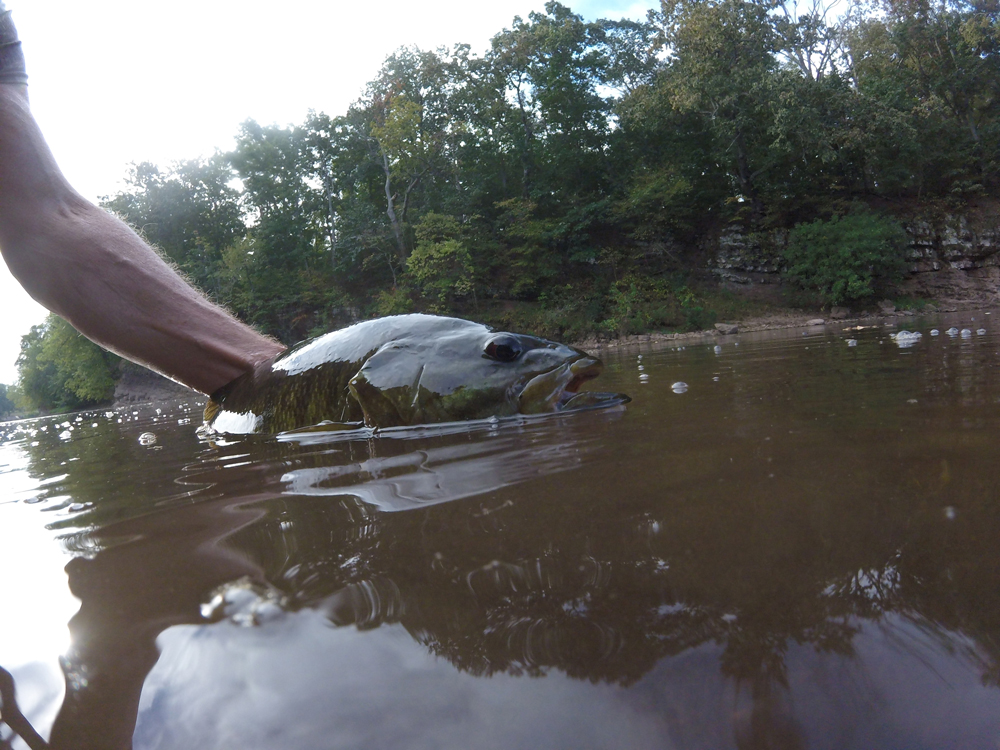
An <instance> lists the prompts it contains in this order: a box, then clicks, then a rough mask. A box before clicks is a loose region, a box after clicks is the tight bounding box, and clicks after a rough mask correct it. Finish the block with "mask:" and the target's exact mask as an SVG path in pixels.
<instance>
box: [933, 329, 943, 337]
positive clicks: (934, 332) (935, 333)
mask: <svg viewBox="0 0 1000 750" xmlns="http://www.w3.org/2000/svg"><path fill="white" fill-rule="evenodd" d="M939 333H941V331H939V330H938V329H937V328H932V329H931V336H937V335H938V334H939Z"/></svg>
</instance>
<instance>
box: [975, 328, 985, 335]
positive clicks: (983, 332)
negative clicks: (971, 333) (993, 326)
mask: <svg viewBox="0 0 1000 750" xmlns="http://www.w3.org/2000/svg"><path fill="white" fill-rule="evenodd" d="M976 335H977V336H985V335H986V329H985V328H977V329H976Z"/></svg>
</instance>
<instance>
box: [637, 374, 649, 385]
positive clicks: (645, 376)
mask: <svg viewBox="0 0 1000 750" xmlns="http://www.w3.org/2000/svg"><path fill="white" fill-rule="evenodd" d="M647 380H649V375H647V374H646V373H643V374H642V375H640V376H639V382H640V383H645V382H646V381H647Z"/></svg>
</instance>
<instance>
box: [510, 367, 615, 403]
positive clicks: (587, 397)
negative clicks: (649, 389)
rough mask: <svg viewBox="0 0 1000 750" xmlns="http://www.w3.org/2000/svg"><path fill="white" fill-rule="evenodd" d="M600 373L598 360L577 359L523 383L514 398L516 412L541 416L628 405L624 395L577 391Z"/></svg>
mask: <svg viewBox="0 0 1000 750" xmlns="http://www.w3.org/2000/svg"><path fill="white" fill-rule="evenodd" d="M603 369H604V365H602V364H601V361H600V360H598V359H594V358H593V357H581V358H580V359H577V360H574V361H572V362H567V363H565V364H562V365H559V366H558V367H556V368H554V369H552V370H549V371H548V372H543V373H542V374H541V375H536V376H535V377H533V378H532V379H531V380H529V381H528V382H527V384H526V385H525V386H524V388H523V389H522V390H521V393H520V394H519V395H518V397H517V405H518V411H519V412H521V413H522V414H541V413H544V412H551V411H564V410H568V409H586V408H597V407H602V406H614V405H616V404H625V403H628V402H629V401H631V399H630V398H629V397H628V396H626V395H625V394H624V393H599V392H596V391H583V392H581V391H580V387H581V386H582V385H583V384H584V383H586V382H587V381H588V380H593V379H594V378H596V377H597V376H598V375H600V374H601V371H602V370H603Z"/></svg>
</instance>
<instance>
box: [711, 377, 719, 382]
mask: <svg viewBox="0 0 1000 750" xmlns="http://www.w3.org/2000/svg"><path fill="white" fill-rule="evenodd" d="M712 380H714V381H715V382H716V383H718V382H719V376H718V375H716V376H715V377H714V378H712Z"/></svg>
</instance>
